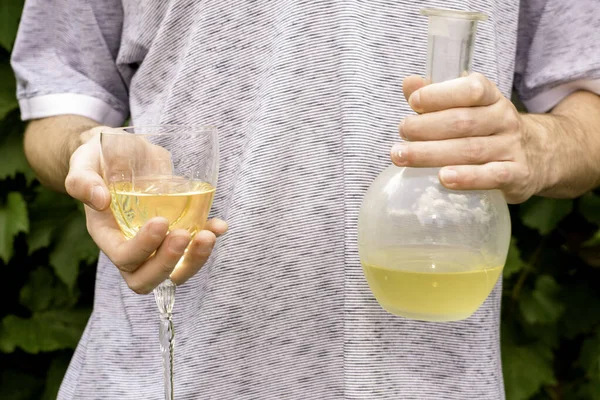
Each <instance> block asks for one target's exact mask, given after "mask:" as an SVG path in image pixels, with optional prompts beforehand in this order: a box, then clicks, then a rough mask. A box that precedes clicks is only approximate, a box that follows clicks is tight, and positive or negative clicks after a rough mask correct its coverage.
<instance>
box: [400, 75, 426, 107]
mask: <svg viewBox="0 0 600 400" xmlns="http://www.w3.org/2000/svg"><path fill="white" fill-rule="evenodd" d="M425 85H427V81H426V80H425V79H424V78H421V77H420V76H419V75H409V76H407V77H406V78H404V80H403V81H402V91H403V92H404V98H405V99H406V100H407V101H408V98H409V97H410V95H411V94H413V93H414V92H415V91H416V90H419V89H421V88H422V87H423V86H425Z"/></svg>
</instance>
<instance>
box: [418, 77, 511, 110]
mask: <svg viewBox="0 0 600 400" xmlns="http://www.w3.org/2000/svg"><path fill="white" fill-rule="evenodd" d="M501 98H502V94H501V93H500V91H499V90H498V88H497V87H496V85H494V83H493V82H492V81H490V80H489V79H487V78H486V77H485V76H483V75H481V74H479V73H473V74H471V75H469V76H465V77H462V78H457V79H452V80H449V81H445V82H441V83H436V84H432V85H427V86H425V87H423V88H421V89H419V90H417V91H415V92H414V93H413V94H412V95H411V96H410V98H409V99H408V104H409V105H410V107H411V108H412V109H413V110H415V111H416V112H418V113H427V112H433V111H440V110H446V109H449V108H458V107H475V106H488V105H490V104H493V103H495V102H496V101H498V100H500V99H501Z"/></svg>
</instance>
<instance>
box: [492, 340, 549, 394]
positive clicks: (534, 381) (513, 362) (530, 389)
mask: <svg viewBox="0 0 600 400" xmlns="http://www.w3.org/2000/svg"><path fill="white" fill-rule="evenodd" d="M552 362H553V354H552V351H551V350H550V348H548V347H546V346H543V345H540V344H535V345H530V346H515V345H506V344H505V345H503V346H502V370H503V374H504V384H505V388H506V399H507V400H528V399H529V398H531V396H533V395H534V394H535V393H537V392H538V391H539V390H540V389H541V388H542V387H543V386H544V385H553V384H555V383H556V379H555V377H554V371H553V368H552Z"/></svg>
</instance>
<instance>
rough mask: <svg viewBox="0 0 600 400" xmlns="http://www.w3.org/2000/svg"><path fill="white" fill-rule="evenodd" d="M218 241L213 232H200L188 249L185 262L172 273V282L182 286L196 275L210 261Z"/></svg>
mask: <svg viewBox="0 0 600 400" xmlns="http://www.w3.org/2000/svg"><path fill="white" fill-rule="evenodd" d="M216 241H217V237H216V236H215V234H214V233H213V232H210V231H206V230H204V231H200V232H198V233H197V234H196V236H194V239H193V240H192V243H191V244H190V246H189V247H188V249H187V251H186V253H185V257H184V259H183V262H182V263H181V264H180V265H178V266H177V268H175V270H174V271H173V273H171V280H172V281H173V282H175V284H176V285H181V284H182V283H184V282H185V281H187V280H188V279H190V278H191V277H192V276H194V275H196V273H197V272H198V271H200V269H201V268H202V266H203V265H204V263H205V262H206V260H208V257H209V256H210V253H211V252H212V249H213V247H214V246H215V243H216Z"/></svg>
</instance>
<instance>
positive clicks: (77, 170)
mask: <svg viewBox="0 0 600 400" xmlns="http://www.w3.org/2000/svg"><path fill="white" fill-rule="evenodd" d="M99 146H100V143H99V139H98V137H93V138H92V139H91V140H90V141H88V142H87V143H85V144H83V145H81V146H79V147H78V148H77V150H75V151H74V152H73V155H72V156H71V159H70V161H69V173H68V174H67V177H66V179H65V189H66V190H67V193H69V195H71V196H72V197H74V198H75V199H77V200H80V201H82V202H83V203H85V204H87V205H88V206H90V207H92V208H94V209H96V210H105V209H106V208H108V206H109V205H110V194H109V192H108V188H107V187H106V185H105V183H104V180H103V179H102V177H101V176H100V173H99V171H100V151H99Z"/></svg>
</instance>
